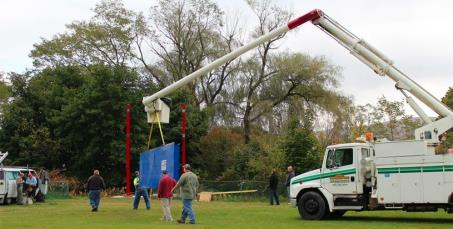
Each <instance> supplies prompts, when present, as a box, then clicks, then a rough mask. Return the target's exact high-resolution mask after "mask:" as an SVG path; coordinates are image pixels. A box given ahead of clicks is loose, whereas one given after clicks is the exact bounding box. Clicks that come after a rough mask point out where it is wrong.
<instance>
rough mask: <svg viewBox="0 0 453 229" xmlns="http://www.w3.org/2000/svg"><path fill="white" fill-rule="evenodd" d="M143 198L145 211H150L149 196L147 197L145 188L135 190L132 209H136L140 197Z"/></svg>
mask: <svg viewBox="0 0 453 229" xmlns="http://www.w3.org/2000/svg"><path fill="white" fill-rule="evenodd" d="M142 196H143V199H145V204H146V209H150V208H151V207H150V205H149V195H148V190H146V188H137V189H136V190H135V198H134V209H137V208H138V204H139V203H140V197H142Z"/></svg>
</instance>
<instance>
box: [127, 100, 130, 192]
mask: <svg viewBox="0 0 453 229" xmlns="http://www.w3.org/2000/svg"><path fill="white" fill-rule="evenodd" d="M129 193H131V104H130V103H129V104H127V109H126V195H128V194H129Z"/></svg>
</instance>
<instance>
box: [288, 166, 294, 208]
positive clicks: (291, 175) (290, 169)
mask: <svg viewBox="0 0 453 229" xmlns="http://www.w3.org/2000/svg"><path fill="white" fill-rule="evenodd" d="M295 176H296V174H295V173H294V169H293V166H291V165H290V166H288V175H287V176H286V195H287V196H288V204H289V203H290V202H291V196H290V193H289V186H290V185H291V179H292V178H293V177H295Z"/></svg>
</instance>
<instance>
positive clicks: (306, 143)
mask: <svg viewBox="0 0 453 229" xmlns="http://www.w3.org/2000/svg"><path fill="white" fill-rule="evenodd" d="M310 116H311V115H309V114H307V116H306V117H305V120H304V122H303V123H302V124H301V123H300V122H299V120H297V119H293V120H291V121H290V122H289V125H288V131H287V133H286V134H285V136H284V139H283V141H282V143H281V148H282V150H283V151H284V152H285V159H286V164H287V165H293V166H294V167H295V169H296V171H297V172H299V173H302V172H307V171H310V170H313V169H315V168H319V165H320V161H321V153H320V152H321V151H322V149H321V148H320V147H319V144H318V141H317V138H316V135H315V134H314V133H313V131H312V129H311V128H312V121H311V120H312V117H310Z"/></svg>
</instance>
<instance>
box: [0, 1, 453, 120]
mask: <svg viewBox="0 0 453 229" xmlns="http://www.w3.org/2000/svg"><path fill="white" fill-rule="evenodd" d="M97 2H99V1H97V0H15V1H0V31H1V35H0V71H2V72H12V71H14V72H18V73H21V72H24V71H25V70H26V69H31V68H32V60H31V59H30V58H29V57H28V55H29V53H30V50H32V49H33V44H35V43H37V42H39V41H40V39H41V38H47V39H49V38H52V36H54V35H55V34H57V33H62V32H64V31H65V24H68V23H70V22H72V21H74V20H87V19H89V18H90V17H91V16H92V15H93V13H92V12H91V9H92V8H93V7H94V5H95V4H96V3H97ZM123 2H124V4H125V5H126V7H127V8H129V9H132V10H134V11H143V12H144V13H145V14H148V12H149V7H150V6H152V5H153V4H154V2H155V1H153V0H124V1H123ZM216 2H217V3H218V4H219V6H220V7H221V8H222V9H223V10H224V11H225V13H226V14H228V15H239V16H240V17H241V21H243V23H241V25H243V26H244V31H247V30H249V29H251V28H253V26H254V25H256V24H257V21H256V19H255V18H254V16H253V13H252V11H251V10H250V8H249V7H248V6H247V4H246V3H245V2H244V1H243V0H217V1H216ZM275 2H276V3H277V4H278V5H279V6H280V7H283V8H286V9H290V10H291V11H292V12H293V13H294V15H295V16H299V15H303V14H305V13H306V12H308V11H310V10H312V9H315V8H318V9H321V10H323V11H324V12H325V13H326V14H327V15H329V16H330V17H331V18H333V19H334V20H336V21H337V22H339V23H340V24H341V25H343V26H344V27H346V28H347V29H348V30H349V31H351V32H352V33H354V34H355V35H357V36H358V37H360V38H362V39H364V40H366V41H367V42H368V43H370V44H371V45H373V46H374V47H375V48H377V49H378V50H380V51H382V52H383V53H384V54H385V55H386V56H388V57H390V59H392V60H393V61H394V63H395V66H396V67H398V68H399V69H400V70H401V71H403V72H404V73H406V75H408V76H410V77H411V78H412V79H413V80H415V81H416V82H417V83H419V84H420V85H422V86H423V87H424V88H425V89H427V90H428V91H429V92H431V93H432V94H433V95H434V96H435V97H437V98H439V99H440V98H442V96H444V95H445V93H446V92H447V90H448V88H449V87H453V30H452V29H451V25H452V24H453V14H451V9H453V1H448V0H436V1H422V0H411V1H407V0H380V1H370V0H369V1H364V0H280V1H275ZM280 49H281V50H282V51H291V52H303V53H308V54H310V55H312V56H325V57H326V58H327V59H328V60H330V61H331V62H332V63H334V64H336V65H339V66H341V67H342V69H343V70H342V79H341V85H340V87H339V88H338V90H340V91H342V92H343V93H344V94H345V95H349V96H353V97H354V101H355V103H356V104H366V103H371V104H376V101H377V98H378V97H380V96H382V95H385V96H386V97H387V98H388V99H391V100H400V101H401V100H402V99H403V97H402V95H401V94H400V93H399V92H398V91H397V90H395V88H394V82H393V81H392V80H390V79H389V78H387V77H381V76H378V75H376V74H374V72H373V71H371V70H370V69H369V68H368V67H367V66H365V65H364V64H362V63H361V62H360V61H358V60H357V59H355V57H353V56H352V55H350V54H349V53H348V52H347V51H346V50H345V49H344V48H343V47H341V46H340V45H339V44H337V43H336V41H334V40H333V39H332V38H330V37H329V36H327V35H326V34H325V33H324V32H322V31H320V30H319V29H318V28H316V27H315V26H313V25H311V24H306V25H303V26H302V27H301V28H299V29H297V30H296V31H291V32H289V33H288V34H287V35H286V37H285V38H284V40H283V41H282V42H281V46H280ZM406 108H407V107H406ZM425 108H426V107H425ZM406 110H407V111H408V113H410V114H414V112H413V111H412V110H411V109H410V108H407V109H406ZM428 114H430V115H433V114H434V113H433V112H428Z"/></svg>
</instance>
